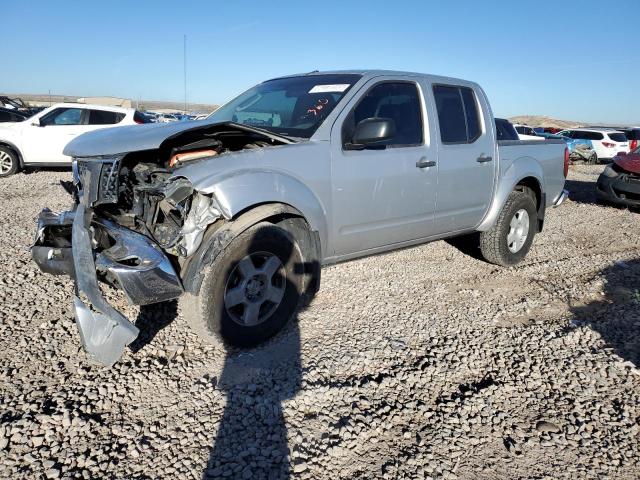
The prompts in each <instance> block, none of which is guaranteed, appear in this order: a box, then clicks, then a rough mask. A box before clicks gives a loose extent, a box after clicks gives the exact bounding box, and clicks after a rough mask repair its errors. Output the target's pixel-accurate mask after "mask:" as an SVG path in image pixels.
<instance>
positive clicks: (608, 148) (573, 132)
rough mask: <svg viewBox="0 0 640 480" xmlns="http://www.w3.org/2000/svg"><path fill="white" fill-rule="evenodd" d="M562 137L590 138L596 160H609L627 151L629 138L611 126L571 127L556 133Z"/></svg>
mask: <svg viewBox="0 0 640 480" xmlns="http://www.w3.org/2000/svg"><path fill="white" fill-rule="evenodd" d="M558 135H562V136H563V137H569V138H576V139H579V140H591V143H592V144H593V150H594V151H595V152H596V155H597V156H598V159H597V161H598V160H611V159H612V158H613V157H615V156H616V155H618V154H619V153H629V140H628V139H627V137H626V136H625V134H624V132H621V131H619V130H614V129H612V128H572V129H570V130H563V131H561V132H559V133H558Z"/></svg>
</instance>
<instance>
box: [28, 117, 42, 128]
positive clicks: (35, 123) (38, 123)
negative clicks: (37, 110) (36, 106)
mask: <svg viewBox="0 0 640 480" xmlns="http://www.w3.org/2000/svg"><path fill="white" fill-rule="evenodd" d="M31 125H33V126H34V127H44V125H42V123H40V119H39V118H34V119H33V120H31Z"/></svg>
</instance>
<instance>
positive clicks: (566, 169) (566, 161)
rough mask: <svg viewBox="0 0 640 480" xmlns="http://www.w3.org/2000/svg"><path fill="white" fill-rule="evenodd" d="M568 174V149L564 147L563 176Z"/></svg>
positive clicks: (565, 176)
mask: <svg viewBox="0 0 640 480" xmlns="http://www.w3.org/2000/svg"><path fill="white" fill-rule="evenodd" d="M567 175H569V149H568V148H566V147H565V149H564V178H567Z"/></svg>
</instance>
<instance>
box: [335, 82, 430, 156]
mask: <svg viewBox="0 0 640 480" xmlns="http://www.w3.org/2000/svg"><path fill="white" fill-rule="evenodd" d="M367 118H390V119H392V120H393V121H394V122H395V124H396V135H395V137H393V138H392V139H390V140H388V141H387V142H386V143H385V145H387V146H409V145H420V144H422V131H423V127H422V112H421V108H420V95H419V94H418V87H417V86H416V84H415V83H408V82H385V83H380V84H378V85H376V86H374V87H372V88H371V89H370V90H369V91H368V92H367V93H366V94H365V95H364V97H362V100H360V102H359V103H358V105H356V107H355V108H354V109H353V110H352V112H351V113H350V114H349V116H348V117H347V118H346V120H345V123H344V125H343V140H344V143H347V142H349V141H351V139H352V138H353V133H354V132H355V127H356V125H357V124H358V123H360V122H361V121H362V120H365V119H367Z"/></svg>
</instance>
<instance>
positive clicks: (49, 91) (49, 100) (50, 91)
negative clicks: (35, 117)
mask: <svg viewBox="0 0 640 480" xmlns="http://www.w3.org/2000/svg"><path fill="white" fill-rule="evenodd" d="M49 106H51V89H49Z"/></svg>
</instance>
